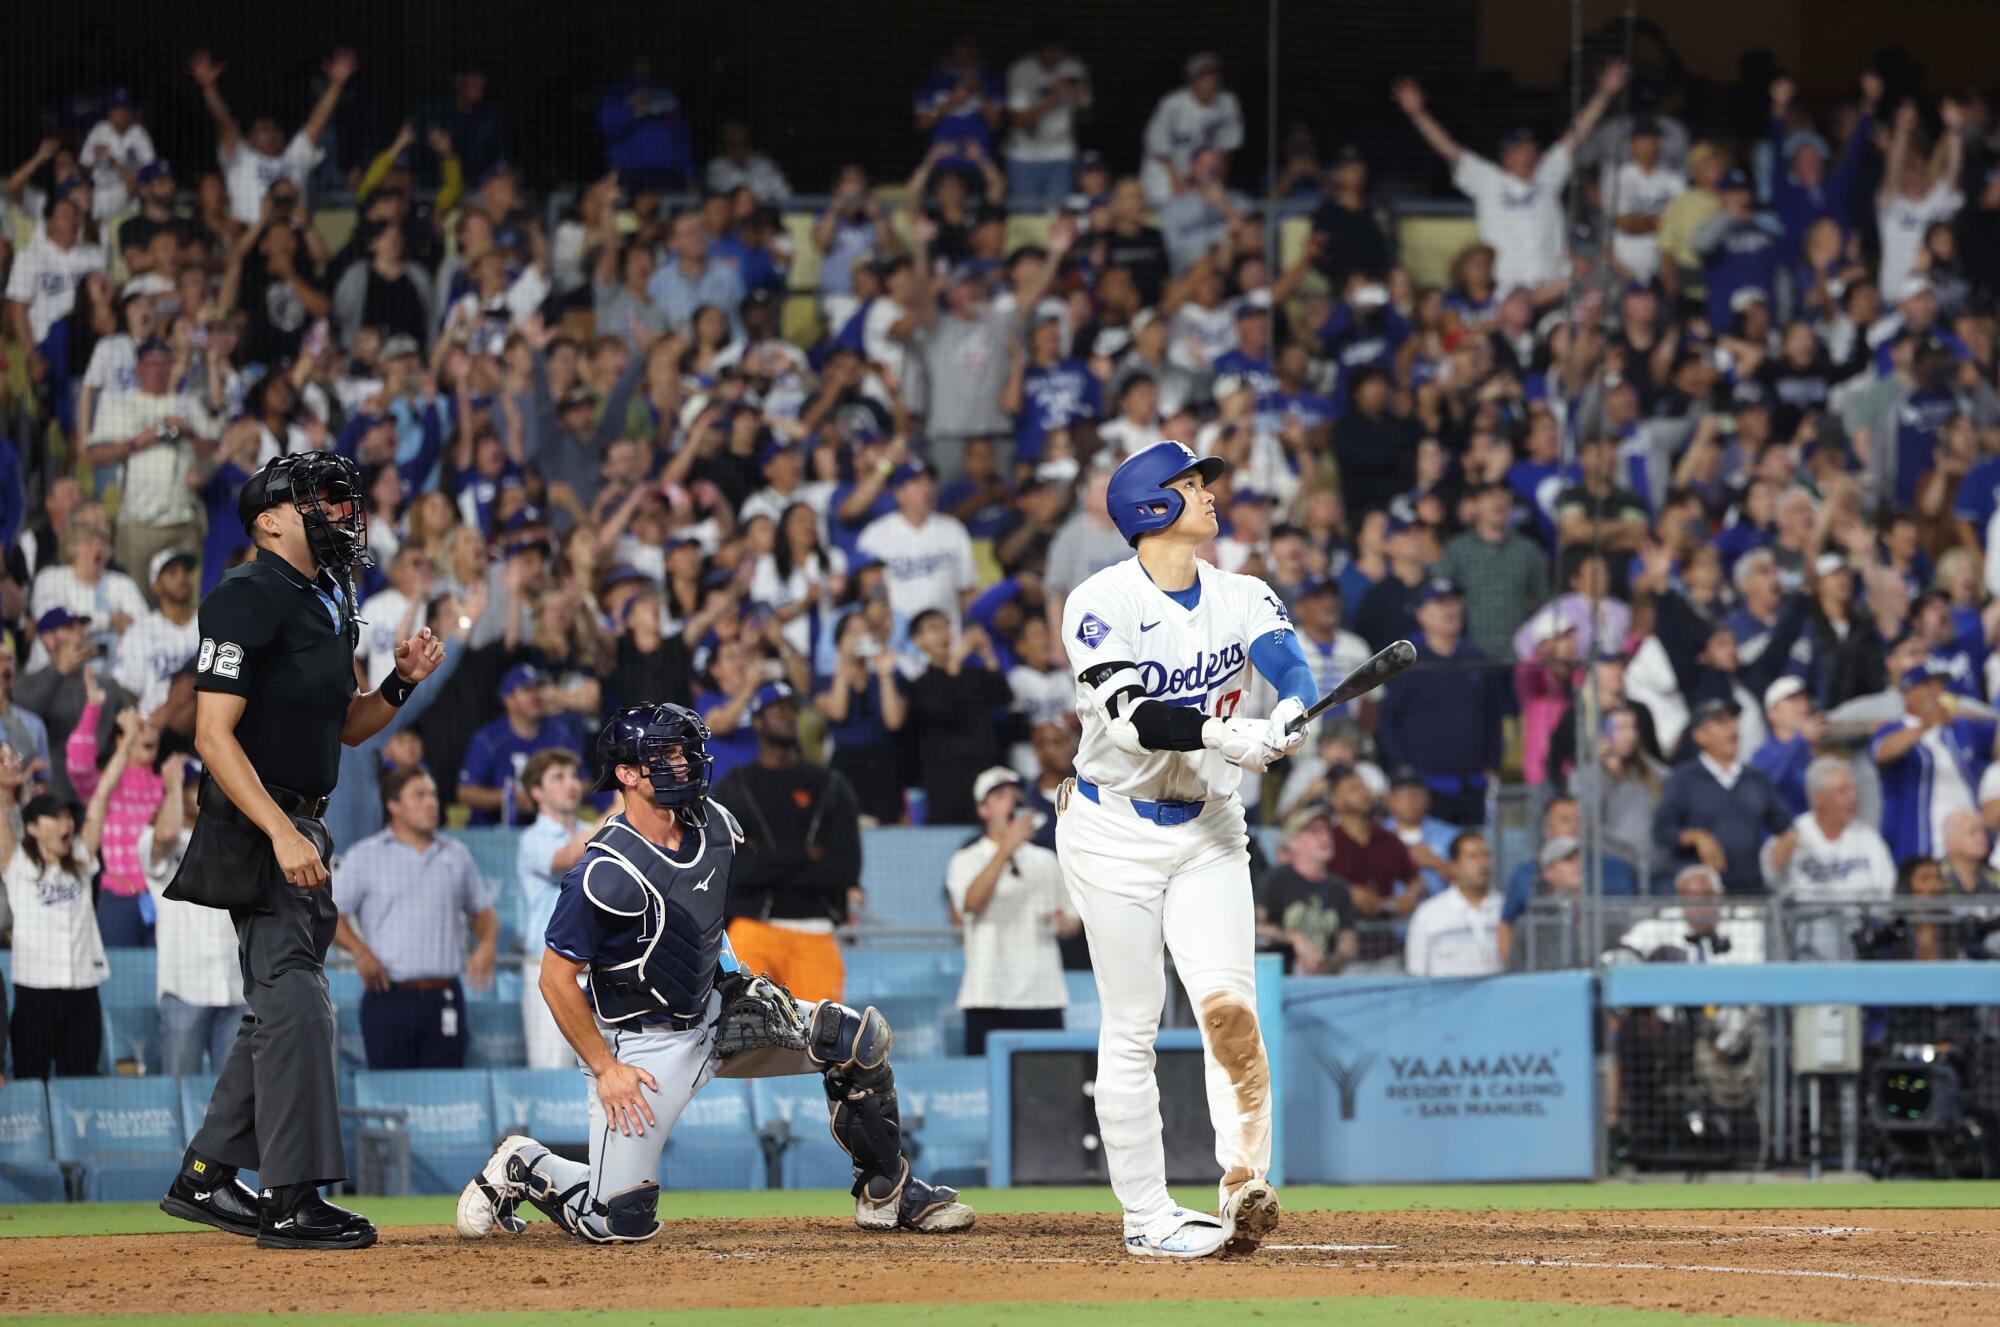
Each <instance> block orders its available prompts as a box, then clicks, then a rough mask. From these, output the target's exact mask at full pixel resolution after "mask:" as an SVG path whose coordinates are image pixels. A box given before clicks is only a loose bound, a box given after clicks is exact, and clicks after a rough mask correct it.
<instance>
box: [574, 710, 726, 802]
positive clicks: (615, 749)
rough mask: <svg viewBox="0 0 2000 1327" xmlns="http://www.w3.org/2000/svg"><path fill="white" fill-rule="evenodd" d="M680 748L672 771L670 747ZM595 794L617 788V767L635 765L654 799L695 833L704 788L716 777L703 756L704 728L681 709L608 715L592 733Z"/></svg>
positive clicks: (708, 758)
mask: <svg viewBox="0 0 2000 1327" xmlns="http://www.w3.org/2000/svg"><path fill="white" fill-rule="evenodd" d="M676 746H677V747H679V748H680V749H681V756H682V762H681V764H680V767H679V768H678V769H677V768H676V767H675V765H673V764H670V763H669V762H668V760H667V749H668V748H669V747H676ZM596 763H597V782H596V784H595V785H594V787H593V790H594V791H596V792H608V791H610V790H611V789H613V788H616V787H617V786H618V767H619V766H620V765H636V766H637V767H638V768H639V770H640V771H641V772H642V773H643V774H644V775H645V776H646V781H647V782H648V783H650V784H652V786H653V801H654V802H655V803H656V804H658V805H660V806H662V807H665V808H667V809H669V810H671V811H672V812H673V813H674V815H675V816H677V817H678V818H679V819H680V822H681V823H682V824H683V825H686V826H688V827H689V828H692V829H699V828H700V827H701V826H703V825H705V824H707V823H708V802H707V800H706V799H707V797H708V788H709V782H710V780H711V779H713V778H714V775H715V758H714V757H713V756H711V755H709V754H708V725H707V724H705V723H703V722H702V721H701V716H700V715H698V714H696V713H695V712H694V711H693V710H691V709H688V708H687V707H686V706H683V705H664V704H662V705H634V706H633V707H632V708H630V709H627V710H620V711H619V712H618V713H616V714H614V715H612V716H611V721H610V722H609V723H607V724H605V725H604V729H603V731H601V732H600V733H598V734H597V762H596Z"/></svg>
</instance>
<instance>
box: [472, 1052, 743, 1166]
mask: <svg viewBox="0 0 2000 1327" xmlns="http://www.w3.org/2000/svg"><path fill="white" fill-rule="evenodd" d="M590 1090H591V1089H590V1087H589V1085H588V1084H586V1083H585V1081H584V1078H583V1075H582V1074H580V1073H578V1072H577V1071H576V1070H574V1069H495V1070H494V1071H493V1126H494V1129H493V1131H494V1133H495V1135H496V1136H499V1135H505V1134H510V1133H525V1134H527V1135H528V1136H529V1137H531V1138H534V1139H536V1140H538V1141H540V1142H543V1143H547V1144H548V1145H549V1146H551V1147H565V1146H567V1147H574V1146H580V1145H582V1144H584V1143H587V1142H589V1141H590V1126H589V1118H590V1103H589V1099H588V1097H587V1096H586V1095H585V1094H586V1093H588V1092H589V1091H590ZM745 1127H746V1128H747V1127H748V1126H747V1125H746V1126H745Z"/></svg>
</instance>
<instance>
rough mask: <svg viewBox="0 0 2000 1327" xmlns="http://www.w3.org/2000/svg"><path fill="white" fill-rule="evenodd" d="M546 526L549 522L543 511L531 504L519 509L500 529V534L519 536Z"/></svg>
mask: <svg viewBox="0 0 2000 1327" xmlns="http://www.w3.org/2000/svg"><path fill="white" fill-rule="evenodd" d="M546 524H548V522H547V520H546V519H544V517H543V516H542V509H541V508H540V507H537V506H536V505H535V504H534V503H532V502H530V503H528V504H527V505H526V506H523V507H521V508H519V509H517V510H516V511H515V512H514V514H513V515H512V516H509V517H508V518H507V520H506V521H505V523H503V524H502V525H501V527H500V533H502V534H518V533H520V532H521V531H523V530H532V529H534V528H535V527H536V526H538V525H546Z"/></svg>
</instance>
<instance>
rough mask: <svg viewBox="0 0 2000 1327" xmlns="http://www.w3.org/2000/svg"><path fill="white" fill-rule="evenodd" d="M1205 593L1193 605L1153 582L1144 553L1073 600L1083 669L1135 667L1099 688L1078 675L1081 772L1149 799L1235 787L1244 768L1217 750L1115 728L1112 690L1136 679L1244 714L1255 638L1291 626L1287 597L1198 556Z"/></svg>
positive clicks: (1074, 656) (1072, 624)
mask: <svg viewBox="0 0 2000 1327" xmlns="http://www.w3.org/2000/svg"><path fill="white" fill-rule="evenodd" d="M1195 575H1196V583H1197V585H1199V586H1200V589H1201V594H1200V597H1199V598H1198V599H1197V600H1196V602H1195V605H1194V607H1192V608H1183V607H1182V606H1181V605H1180V604H1179V603H1177V602H1176V601H1175V600H1173V599H1171V598H1169V597H1168V596H1167V594H1166V593H1165V592H1164V591H1163V590H1161V589H1160V587H1159V586H1157V585H1155V584H1153V581H1152V578H1151V577H1150V576H1148V575H1147V574H1146V572H1145V569H1144V568H1142V567H1141V566H1140V565H1139V560H1138V559H1137V558H1127V559H1126V560H1125V561H1123V562H1119V563H1117V564H1115V565H1113V566H1110V567H1106V568H1105V569H1104V570H1103V571H1100V572H1098V573H1096V574H1095V575H1093V576H1091V577H1090V578H1089V579H1088V580H1086V581H1084V583H1083V584H1081V585H1079V586H1077V587H1076V589H1075V590H1074V591H1072V592H1071V593H1070V595H1069V598H1068V599H1067V600H1066V601H1065V602H1064V604H1063V628H1062V629H1063V641H1064V646H1065V648H1066V649H1067V650H1068V651H1069V659H1070V664H1071V667H1072V668H1073V669H1074V670H1075V671H1076V672H1078V673H1081V672H1083V671H1085V670H1086V669H1090V668H1093V667H1096V666H1098V665H1102V664H1108V663H1126V664H1129V665H1130V668H1129V669H1125V670H1120V672H1119V675H1118V676H1116V677H1113V678H1111V679H1108V680H1106V681H1105V682H1104V683H1103V684H1102V685H1100V686H1098V687H1096V688H1092V687H1090V686H1086V685H1084V684H1083V683H1081V682H1079V683H1078V684H1077V695H1076V708H1077V715H1078V717H1079V718H1080V719H1081V720H1082V722H1083V738H1082V741H1081V743H1080V744H1079V745H1078V748H1077V758H1076V771H1077V774H1078V775H1079V776H1081V777H1082V778H1085V779H1088V780H1090V781H1091V782H1092V783H1094V784H1097V785H1098V786H1099V787H1102V788H1108V789H1110V790H1111V791H1112V792H1115V793H1122V794H1124V795H1125V796H1127V797H1135V798H1141V799H1144V800H1148V801H1168V800H1202V801H1206V800H1211V799H1222V798H1227V797H1231V796H1234V795H1235V792H1236V788H1237V785H1238V784H1239V783H1240V782H1241V781H1242V777H1243V772H1242V771H1241V770H1240V769H1238V768H1237V767H1236V766H1234V765H1232V764H1230V763H1229V762H1228V761H1226V760H1224V759H1223V758H1222V757H1221V756H1220V755H1218V754H1217V753H1215V752H1213V751H1147V752H1144V753H1141V754H1139V755H1133V754H1132V753H1130V752H1128V751H1123V750H1120V749H1119V747H1118V746H1117V745H1116V744H1115V743H1113V742H1112V740H1111V737H1110V734H1109V733H1108V732H1107V731H1106V725H1107V724H1108V723H1109V718H1108V716H1107V715H1106V714H1105V713H1104V709H1103V703H1102V700H1103V697H1104V696H1106V695H1109V694H1111V693H1113V692H1116V691H1117V690H1119V689H1120V688H1121V687H1130V686H1133V685H1137V686H1139V687H1140V688H1141V689H1143V690H1144V691H1145V693H1146V695H1147V696H1149V697H1151V698H1153V699H1156V700H1159V701H1162V702H1164V703H1166V704H1169V705H1185V706H1189V707H1192V708H1195V709H1199V710H1200V711H1201V712H1202V713H1204V714H1208V715H1212V716H1215V717H1218V718H1230V717H1234V716H1237V715H1239V714H1242V713H1243V709H1242V706H1243V702H1244V699H1245V697H1246V695H1247V694H1248V692H1249V690H1250V683H1251V681H1252V679H1251V678H1250V676H1249V675H1248V674H1249V668H1250V645H1251V642H1253V641H1256V640H1258V639H1259V638H1261V637H1263V636H1266V635H1268V634H1270V633H1271V632H1273V631H1285V630H1290V629H1291V621H1290V619H1289V618H1288V617H1287V616H1286V614H1285V609H1284V605H1283V603H1281V602H1280V601H1279V599H1278V597H1277V596H1276V595H1274V594H1272V593H1271V591H1270V587H1269V586H1267V585H1265V584H1264V582H1262V581H1260V580H1257V579H1255V578H1254V577H1250V576H1238V575H1235V574H1233V573H1230V572H1225V571H1221V570H1218V569H1217V568H1215V567H1213V566H1211V565H1210V564H1208V563H1206V562H1203V561H1201V560H1200V559H1196V561H1195Z"/></svg>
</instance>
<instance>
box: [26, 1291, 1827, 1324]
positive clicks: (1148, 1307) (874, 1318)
mask: <svg viewBox="0 0 2000 1327" xmlns="http://www.w3.org/2000/svg"><path fill="white" fill-rule="evenodd" d="M197 1320H198V1321H200V1322H201V1323H202V1324H203V1327H269V1324H270V1323H271V1320H272V1319H271V1315H270V1314H258V1315H234V1314H230V1315H220V1316H213V1315H201V1316H200V1318H199V1319H197V1318H196V1316H195V1315H192V1314H165V1313H157V1314H145V1315H133V1316H128V1317H94V1318H81V1317H77V1318H72V1317H60V1316H55V1315H49V1316H34V1317H19V1318H10V1319H8V1322H9V1324H10V1325H11V1324H27V1325H29V1327H186V1325H188V1324H192V1323H194V1322H196V1321H197ZM780 1321H782V1322H784V1323H785V1324H787V1327H790V1324H795V1323H796V1324H799V1325H800V1327H852V1324H853V1323H856V1322H867V1323H871V1324H874V1323H914V1324H921V1327H986V1325H987V1324H990V1323H1000V1322H1033V1323H1034V1324H1035V1325H1036V1327H1104V1325H1105V1324H1106V1323H1113V1322H1144V1323H1146V1324H1147V1325H1148V1327H1155V1325H1158V1327H1214V1324H1216V1323H1218V1322H1232V1323H1233V1322H1246V1321H1255V1322H1257V1323H1259V1324H1273V1325H1274V1327H1289V1325H1290V1324H1299V1327H1325V1324H1327V1323H1329V1322H1336V1323H1339V1324H1340V1327H1411V1324H1414V1323H1421V1324H1424V1327H1528V1324H1531V1323H1557V1324H1561V1327H1688V1325H1689V1324H1697V1323H1713V1324H1723V1323H1727V1324H1729V1327H1796V1324H1795V1323H1791V1322H1788V1321H1787V1320H1784V1319H1779V1318H1733V1317H1732V1318H1722V1317H1711V1316H1708V1315H1705V1314H1686V1313H1670V1312H1664V1311H1659V1310H1651V1309H1619V1308H1590V1307H1573V1306H1570V1305H1566V1304H1520V1303H1514V1302H1512V1301H1508V1300H1492V1299H1439V1298H1428V1297H1426V1298H1418V1297H1414V1296H1393V1297H1388V1296H1385V1297H1382V1298H1363V1297H1358V1296H1340V1297H1335V1298H1323V1299H1232V1300H1189V1299H1183V1300H1165V1301H1162V1300H1151V1301H1147V1302H1146V1303H1143V1304H1139V1303H1084V1304H1063V1303H1056V1304H875V1305H860V1304H843V1305H841V1306H839V1307H837V1308H812V1309H808V1308H791V1309H785V1310H783V1311H782V1312H781V1313H779V1312H773V1311H771V1310H768V1309H702V1310H699V1311H692V1310H690V1311H680V1312H676V1311H672V1310H657V1309H636V1310H615V1309H592V1310H580V1311H578V1312H575V1313H437V1314H430V1313H384V1314H376V1315H367V1316H360V1317H357V1316H356V1315H353V1314H342V1315H325V1314H289V1315H286V1316H285V1318H284V1322H285V1323H286V1325H287V1327H348V1325H349V1324H352V1323H356V1322H362V1323H366V1324H367V1327H584V1325H585V1324H588V1327H651V1325H653V1324H683V1323H696V1322H699V1323H701V1324H703V1327H770V1325H771V1324H772V1323H774V1322H780Z"/></svg>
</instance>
